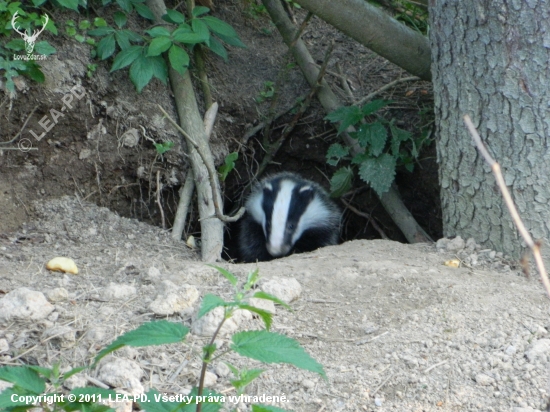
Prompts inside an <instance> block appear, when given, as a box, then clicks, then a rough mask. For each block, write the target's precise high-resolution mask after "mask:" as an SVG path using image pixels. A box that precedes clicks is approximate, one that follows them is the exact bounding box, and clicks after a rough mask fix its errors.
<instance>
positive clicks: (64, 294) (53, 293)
mask: <svg viewBox="0 0 550 412" xmlns="http://www.w3.org/2000/svg"><path fill="white" fill-rule="evenodd" d="M46 298H48V300H49V301H50V302H62V301H64V300H67V299H69V292H68V291H67V289H65V288H55V289H50V290H47V291H46Z"/></svg>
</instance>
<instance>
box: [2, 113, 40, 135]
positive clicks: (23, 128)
mask: <svg viewBox="0 0 550 412" xmlns="http://www.w3.org/2000/svg"><path fill="white" fill-rule="evenodd" d="M36 109H38V105H36V106H34V108H33V109H32V110H31V112H30V113H29V115H28V116H27V120H25V123H23V126H22V127H21V129H20V130H19V132H18V133H17V134H16V135H15V137H14V138H13V139H11V140H8V141H7V142H0V145H8V144H10V143H13V142H14V141H15V140H17V138H18V137H19V136H21V133H23V130H25V127H26V126H27V123H28V122H29V120H31V117H32V115H33V114H34V112H35V111H36Z"/></svg>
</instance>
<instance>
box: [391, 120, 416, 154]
mask: <svg viewBox="0 0 550 412" xmlns="http://www.w3.org/2000/svg"><path fill="white" fill-rule="evenodd" d="M390 131H391V134H392V140H391V152H392V154H393V155H394V156H398V155H399V147H400V146H401V142H406V141H407V140H412V136H411V133H410V132H408V131H406V130H403V129H400V128H399V127H397V126H395V125H394V124H393V123H390Z"/></svg>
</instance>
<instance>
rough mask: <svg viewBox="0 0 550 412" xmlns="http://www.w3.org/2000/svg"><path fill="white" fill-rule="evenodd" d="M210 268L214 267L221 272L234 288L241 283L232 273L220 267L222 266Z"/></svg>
mask: <svg viewBox="0 0 550 412" xmlns="http://www.w3.org/2000/svg"><path fill="white" fill-rule="evenodd" d="M208 266H210V267H213V268H214V269H216V270H217V271H218V272H220V273H221V274H222V275H223V276H224V277H225V278H226V279H227V280H228V281H229V283H231V284H232V285H233V286H234V287H236V286H237V283H239V279H237V277H236V276H235V275H234V274H233V273H231V272H230V271H228V270H226V269H224V268H222V267H220V266H215V265H208Z"/></svg>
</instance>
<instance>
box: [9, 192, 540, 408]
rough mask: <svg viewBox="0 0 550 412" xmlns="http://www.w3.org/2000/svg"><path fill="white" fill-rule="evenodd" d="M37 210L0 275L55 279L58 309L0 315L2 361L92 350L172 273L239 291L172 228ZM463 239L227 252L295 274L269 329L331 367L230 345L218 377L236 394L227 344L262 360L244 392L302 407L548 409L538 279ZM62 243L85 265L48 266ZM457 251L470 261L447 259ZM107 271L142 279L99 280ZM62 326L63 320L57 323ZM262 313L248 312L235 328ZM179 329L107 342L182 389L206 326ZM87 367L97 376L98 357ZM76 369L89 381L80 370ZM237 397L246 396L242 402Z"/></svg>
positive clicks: (235, 267)
mask: <svg viewBox="0 0 550 412" xmlns="http://www.w3.org/2000/svg"><path fill="white" fill-rule="evenodd" d="M34 210H35V213H36V215H35V216H36V218H35V219H34V220H33V221H31V222H29V223H28V224H27V225H25V227H24V228H23V229H21V230H20V231H18V232H14V233H12V234H10V235H8V236H3V237H2V238H0V262H1V263H0V285H1V288H0V289H1V290H2V293H9V292H11V291H13V290H15V289H17V288H20V287H27V288H29V289H32V290H35V291H40V292H44V293H46V296H54V295H55V294H52V293H51V291H52V290H54V289H56V288H64V289H66V291H67V292H68V296H67V297H66V298H64V299H63V298H61V300H59V301H54V302H52V303H53V304H54V305H55V310H54V311H53V312H52V313H51V314H50V315H49V316H48V317H47V318H46V319H44V320H40V321H28V322H26V321H13V322H10V323H9V324H7V325H4V326H2V327H1V329H0V340H1V339H5V340H6V342H7V343H8V345H9V348H8V349H7V350H6V351H4V352H3V353H0V364H2V365H15V364H38V365H41V366H51V365H52V364H53V363H54V362H56V361H61V364H62V368H68V367H74V366H78V365H81V364H87V363H89V361H90V359H91V358H92V357H93V356H94V355H96V354H97V353H98V351H99V350H100V349H101V348H102V347H105V346H106V345H107V344H109V343H110V342H111V341H112V340H113V339H115V338H116V337H117V336H118V335H120V334H121V333H123V332H125V331H128V330H131V329H133V328H135V327H137V326H138V325H140V324H142V323H144V322H146V321H148V320H151V319H154V318H155V315H154V313H152V312H151V310H150V308H149V305H150V304H151V302H152V301H153V300H155V298H157V295H158V294H159V291H161V290H162V288H163V287H162V282H163V281H166V280H170V281H171V282H173V283H174V284H175V285H178V286H181V285H184V284H187V285H192V286H194V287H195V288H197V290H198V291H199V293H200V296H201V297H203V296H204V295H205V294H206V293H214V294H217V295H219V296H221V297H223V298H225V299H230V298H231V291H232V288H231V287H230V285H229V284H228V282H227V281H226V280H225V279H224V278H223V277H222V276H221V275H220V274H219V273H218V272H217V271H216V270H214V269H212V268H211V267H208V266H206V265H205V264H203V263H201V262H198V261H197V260H196V256H195V255H194V253H193V252H192V251H190V250H189V249H187V247H186V246H184V245H183V244H181V243H174V242H173V241H172V240H171V239H170V236H169V233H167V232H164V231H162V230H160V229H158V228H154V227H151V226H148V225H146V224H144V223H140V222H137V221H135V220H131V219H126V218H121V217H119V216H117V215H115V214H114V213H112V212H109V211H108V210H107V209H105V208H99V207H97V206H95V205H91V204H89V203H86V202H82V201H78V200H76V199H75V198H69V197H65V198H62V199H60V200H56V201H52V202H46V203H42V202H40V203H37V204H36V205H35V209H34ZM449 248H450V247H449ZM457 253H458V255H457ZM457 253H450V252H448V251H446V250H445V251H438V250H437V249H436V247H435V246H432V245H404V244H400V243H396V242H390V241H382V240H374V241H367V240H360V241H353V242H347V243H344V244H342V245H339V246H334V247H327V248H324V249H320V250H318V251H316V252H312V253H308V254H301V255H294V256H290V257H287V258H284V259H278V260H275V261H273V262H267V263H260V264H258V265H256V264H248V265H239V264H229V263H222V264H221V265H222V266H223V267H225V268H227V269H229V270H230V271H232V272H233V273H235V274H236V275H237V276H238V277H239V279H241V280H243V279H245V276H246V275H247V274H248V272H249V271H251V270H254V269H255V268H259V271H260V274H261V276H262V278H263V279H271V278H281V277H282V278H294V279H296V280H297V281H298V282H299V283H300V285H301V287H302V294H301V296H300V297H299V298H298V299H297V300H295V301H294V302H293V303H291V306H292V308H293V311H292V312H289V311H287V310H285V309H283V308H281V307H278V308H277V310H276V314H275V316H274V324H273V328H272V329H273V331H276V332H279V333H282V334H285V335H287V336H289V337H292V338H294V339H296V340H298V341H299V342H300V343H301V344H302V345H303V346H304V347H305V349H306V350H307V351H308V353H310V354H311V356H313V357H314V358H315V359H316V360H317V361H318V362H320V363H321V364H322V365H323V367H324V369H325V371H326V374H327V377H328V379H327V380H326V381H325V380H324V379H322V378H321V377H320V376H318V375H315V374H314V373H311V372H307V371H302V370H298V369H296V368H294V367H292V366H289V365H259V364H258V362H255V361H250V360H247V359H244V358H240V357H238V356H236V355H232V354H228V355H226V356H225V357H223V358H221V359H220V360H219V361H216V362H214V363H213V364H212V365H211V366H209V371H210V372H212V373H213V375H211V379H213V380H212V383H211V388H212V389H214V390H216V391H218V392H222V393H224V394H226V395H227V396H229V395H235V393H234V392H233V391H232V390H231V389H230V388H231V385H230V384H229V379H230V378H231V376H230V374H228V373H227V368H224V366H223V361H224V360H225V361H228V362H230V363H232V364H235V365H238V366H239V367H244V366H247V367H258V366H261V367H262V368H265V369H266V371H265V372H264V373H263V374H262V375H261V377H260V378H259V379H258V380H256V381H255V383H253V384H252V385H250V386H249V388H248V392H247V393H248V394H249V395H257V396H260V395H262V394H266V395H271V396H283V395H284V396H285V397H286V399H287V402H281V403H278V404H277V406H279V407H282V408H285V409H288V410H294V411H304V412H305V411H316V412H317V411H321V410H325V411H509V410H513V411H516V412H520V411H521V412H523V411H532V410H544V409H545V407H546V402H547V398H548V383H547V381H548V374H549V366H550V365H549V352H550V350H549V347H550V345H549V343H550V340H549V339H548V338H549V336H548V328H550V322H549V321H548V316H549V314H550V302H549V300H548V298H547V297H546V296H545V294H544V293H543V290H542V287H541V286H540V284H539V282H538V280H537V279H526V278H525V277H524V276H523V275H520V274H519V273H518V272H517V271H516V270H514V269H511V268H510V266H509V265H508V263H507V262H506V261H504V260H502V259H499V257H498V256H495V254H494V252H491V251H488V250H485V251H484V250H479V248H477V249H476V247H475V245H474V244H472V243H471V242H469V243H468V247H467V248H466V249H463V250H461V251H458V252H457ZM55 256H67V257H71V258H73V259H74V260H75V262H76V264H77V265H78V267H79V269H80V274H79V275H68V274H61V273H58V272H49V271H48V270H46V269H45V268H44V264H45V263H46V262H47V261H48V260H49V259H51V258H53V257H55ZM457 256H458V257H460V258H462V260H463V261H467V262H470V263H472V262H473V263H475V264H476V266H473V267H471V266H470V267H464V266H463V267H460V268H452V267H448V266H445V265H444V262H445V261H447V260H449V259H453V258H456V257H457ZM114 286H119V287H121V288H123V286H124V287H128V286H131V287H133V288H130V289H129V290H133V292H130V294H122V295H120V296H119V297H117V295H116V294H113V293H110V294H108V293H105V292H106V290H107V289H110V290H112V288H113V287H114ZM123 289H124V288H123ZM199 305H200V299H199V301H198V302H197V303H196V304H195V305H194V307H193V309H192V310H185V311H181V312H179V313H175V314H173V315H169V316H165V317H164V318H166V319H168V320H169V321H172V322H181V323H183V324H184V325H187V326H192V325H193V323H194V322H195V319H196V311H197V308H198V306H199ZM62 326H63V327H64V328H65V329H63V332H64V333H63V334H61V335H60V336H59V335H58V336H55V335H52V332H51V330H55V328H56V327H57V328H59V327H62ZM260 326H261V323H260V322H259V320H257V319H250V318H248V319H244V320H242V322H241V323H240V325H239V330H242V329H257V328H259V327H260ZM52 328H53V329H52ZM46 331H48V332H46ZM52 336H54V337H52ZM186 342H187V343H185V344H181V345H179V344H178V345H171V346H162V347H155V348H137V349H131V350H122V351H119V352H115V355H114V356H115V357H116V358H121V359H126V360H128V361H129V360H131V361H133V362H135V363H136V364H137V365H138V366H139V368H141V370H142V371H143V376H142V378H141V380H140V383H141V385H142V386H143V387H144V389H145V390H147V389H148V388H149V387H155V388H156V389H157V390H159V391H160V392H166V393H171V394H177V393H186V391H188V390H189V389H190V388H191V387H192V386H193V385H195V384H196V382H197V377H198V374H199V370H200V360H199V355H200V353H201V350H200V348H201V345H203V344H205V343H206V342H207V338H206V337H199V336H196V335H194V334H191V335H189V336H188V339H187V340H186ZM229 342H230V337H229V336H222V337H221V338H220V339H219V340H218V342H217V343H218V346H219V347H220V348H221V350H225V349H227V347H228V345H229ZM111 360H112V359H111ZM178 367H179V368H178ZM89 376H91V377H96V378H97V377H98V372H97V370H94V371H91V372H90V373H89ZM76 382H77V383H79V384H83V383H87V384H88V385H89V381H86V380H85V378H84V377H80V380H77V381H76ZM73 383H74V382H73ZM229 406H231V407H235V405H228V407H229ZM237 407H238V410H240V411H245V410H249V409H248V406H247V403H246V402H241V403H240V404H238V405H237ZM531 408H533V409H531Z"/></svg>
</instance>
